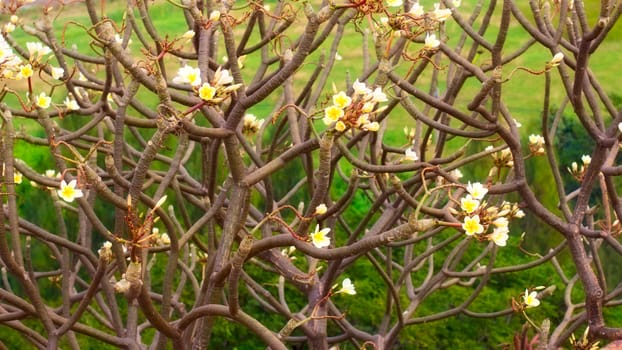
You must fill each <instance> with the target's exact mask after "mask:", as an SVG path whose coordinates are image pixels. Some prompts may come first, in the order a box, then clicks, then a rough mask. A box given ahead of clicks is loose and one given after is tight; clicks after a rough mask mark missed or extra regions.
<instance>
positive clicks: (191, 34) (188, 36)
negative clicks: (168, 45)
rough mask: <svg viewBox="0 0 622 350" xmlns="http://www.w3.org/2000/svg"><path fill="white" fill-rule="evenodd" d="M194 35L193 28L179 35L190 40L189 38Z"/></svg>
mask: <svg viewBox="0 0 622 350" xmlns="http://www.w3.org/2000/svg"><path fill="white" fill-rule="evenodd" d="M194 35H195V33H194V30H189V31H187V32H185V33H184V34H183V35H182V36H181V37H182V38H184V39H186V40H190V39H192V38H194Z"/></svg>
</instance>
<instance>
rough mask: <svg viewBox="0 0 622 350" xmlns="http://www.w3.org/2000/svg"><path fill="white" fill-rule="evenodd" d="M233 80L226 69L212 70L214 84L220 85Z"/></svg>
mask: <svg viewBox="0 0 622 350" xmlns="http://www.w3.org/2000/svg"><path fill="white" fill-rule="evenodd" d="M232 82H233V77H232V76H231V74H229V71H228V70H226V69H220V67H218V69H217V70H216V72H214V85H216V86H222V85H227V84H231V83H232Z"/></svg>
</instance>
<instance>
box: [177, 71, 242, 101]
mask: <svg viewBox="0 0 622 350" xmlns="http://www.w3.org/2000/svg"><path fill="white" fill-rule="evenodd" d="M173 82H174V83H177V84H190V86H192V88H193V89H194V91H195V92H196V93H197V95H199V97H200V98H201V99H202V100H203V101H206V102H208V103H210V104H214V105H216V104H219V103H221V102H222V101H224V100H225V99H226V98H227V97H229V96H230V95H231V94H232V93H233V92H234V91H236V90H237V89H239V88H240V87H241V86H242V84H231V83H233V77H232V76H231V74H230V73H229V71H228V70H226V69H221V68H220V67H219V68H218V69H217V70H216V72H214V77H213V78H212V79H211V80H210V81H206V82H203V81H201V71H200V70H199V68H194V67H191V66H188V65H186V66H183V67H181V68H180V69H179V70H178V71H177V75H176V76H175V77H174V78H173Z"/></svg>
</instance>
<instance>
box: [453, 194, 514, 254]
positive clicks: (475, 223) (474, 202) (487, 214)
mask: <svg viewBox="0 0 622 350" xmlns="http://www.w3.org/2000/svg"><path fill="white" fill-rule="evenodd" d="M466 190H467V192H468V194H467V195H465V196H464V197H463V198H461V199H460V209H461V211H460V212H459V213H458V214H459V215H461V216H462V217H463V218H462V220H463V221H462V224H461V228H462V230H464V233H465V234H466V235H467V236H470V237H475V238H476V239H478V240H480V241H493V242H494V243H495V244H496V245H498V246H502V247H503V246H505V245H506V243H507V240H508V238H509V232H510V230H509V228H508V226H509V224H510V220H511V219H513V218H521V217H523V216H524V215H525V213H523V211H522V210H520V209H519V208H518V206H517V205H516V204H512V203H507V202H504V203H503V204H502V205H501V208H498V207H496V206H493V205H489V204H488V203H487V202H486V201H485V200H484V197H485V196H486V194H487V193H488V189H487V188H485V187H484V186H483V185H482V184H481V183H479V182H476V183H473V184H472V183H470V182H469V184H468V185H467V186H466ZM491 229H492V232H490V233H488V232H489V231H490V230H491Z"/></svg>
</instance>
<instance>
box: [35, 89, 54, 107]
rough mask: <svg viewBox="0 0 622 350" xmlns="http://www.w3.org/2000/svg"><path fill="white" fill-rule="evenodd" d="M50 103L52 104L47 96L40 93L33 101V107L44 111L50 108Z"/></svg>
mask: <svg viewBox="0 0 622 350" xmlns="http://www.w3.org/2000/svg"><path fill="white" fill-rule="evenodd" d="M51 103H52V98H51V97H50V96H48V95H47V94H46V93H45V92H42V93H40V94H39V95H38V96H37V98H36V100H35V105H37V107H39V108H42V109H46V108H48V107H50V104H51Z"/></svg>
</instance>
